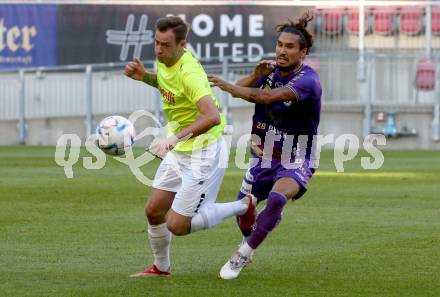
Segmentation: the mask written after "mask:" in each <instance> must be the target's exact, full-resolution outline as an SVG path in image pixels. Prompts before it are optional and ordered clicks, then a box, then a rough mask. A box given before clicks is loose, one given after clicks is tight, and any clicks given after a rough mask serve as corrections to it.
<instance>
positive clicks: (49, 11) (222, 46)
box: [0, 4, 306, 68]
mask: <svg viewBox="0 0 440 297" xmlns="http://www.w3.org/2000/svg"><path fill="white" fill-rule="evenodd" d="M304 9H306V8H304V7H291V6H284V7H283V6H275V7H269V6H258V5H256V6H252V5H249V6H237V5H221V6H212V5H211V6H209V5H208V6H168V5H163V6H157V5H156V6H154V5H153V6H151V5H69V4H60V5H19V4H14V5H8V4H1V5H0V68H19V67H39V66H53V65H68V64H91V63H106V62H125V61H129V60H132V59H133V57H135V56H136V57H141V58H142V59H144V60H150V59H154V48H153V46H154V44H153V41H154V24H155V22H156V20H157V19H158V18H160V17H163V16H166V15H169V14H174V15H179V16H181V17H183V18H184V19H185V20H186V21H187V22H188V23H190V24H191V31H190V35H189V39H188V40H189V41H188V44H187V47H188V48H189V49H190V50H191V51H192V52H193V53H194V54H195V55H196V56H197V57H198V58H210V57H213V58H214V57H224V56H232V57H233V61H234V62H247V61H251V62H252V61H257V60H259V59H260V58H261V57H262V56H263V55H264V54H268V53H271V52H274V50H275V49H274V44H275V38H276V34H275V32H274V27H275V26H276V25H277V24H278V23H279V22H281V21H283V20H284V19H286V18H287V17H295V16H297V15H299V14H300V13H301V11H302V10H304ZM242 56H249V57H244V58H243V57H242Z"/></svg>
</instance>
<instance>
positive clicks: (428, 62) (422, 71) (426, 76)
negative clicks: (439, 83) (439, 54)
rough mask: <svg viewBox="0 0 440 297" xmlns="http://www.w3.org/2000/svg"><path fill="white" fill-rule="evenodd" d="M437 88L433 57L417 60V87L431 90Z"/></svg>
mask: <svg viewBox="0 0 440 297" xmlns="http://www.w3.org/2000/svg"><path fill="white" fill-rule="evenodd" d="M434 88H435V61H434V60H433V59H431V58H427V57H424V58H421V59H420V60H419V61H418V62H417V70H416V89H417V90H424V91H431V90H434Z"/></svg>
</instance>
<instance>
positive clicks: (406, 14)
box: [400, 7, 423, 35]
mask: <svg viewBox="0 0 440 297" xmlns="http://www.w3.org/2000/svg"><path fill="white" fill-rule="evenodd" d="M422 16H423V8H422V7H404V8H402V10H401V11H400V32H402V33H405V34H409V35H417V34H419V33H420V32H421V31H422V26H423V25H422Z"/></svg>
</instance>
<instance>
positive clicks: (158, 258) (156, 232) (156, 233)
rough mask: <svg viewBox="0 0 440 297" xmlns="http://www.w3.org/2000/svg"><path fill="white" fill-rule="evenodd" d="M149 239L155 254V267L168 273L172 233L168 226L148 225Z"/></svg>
mask: <svg viewBox="0 0 440 297" xmlns="http://www.w3.org/2000/svg"><path fill="white" fill-rule="evenodd" d="M148 239H149V240H150V245H151V251H152V252H153V257H154V265H156V267H157V268H158V269H159V270H160V271H168V269H169V268H170V242H171V232H170V231H169V230H168V228H167V224H166V223H163V224H159V225H150V224H148Z"/></svg>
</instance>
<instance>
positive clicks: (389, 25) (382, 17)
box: [373, 7, 397, 35]
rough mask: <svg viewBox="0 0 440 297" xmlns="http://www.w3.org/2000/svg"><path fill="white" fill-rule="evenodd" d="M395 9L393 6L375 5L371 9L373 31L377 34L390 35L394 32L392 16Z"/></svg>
mask: <svg viewBox="0 0 440 297" xmlns="http://www.w3.org/2000/svg"><path fill="white" fill-rule="evenodd" d="M396 11H397V9H396V8H395V7H376V8H375V9H374V11H373V16H374V24H373V31H374V33H377V34H382V35H391V34H393V33H394V28H395V22H394V16H395V13H396Z"/></svg>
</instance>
